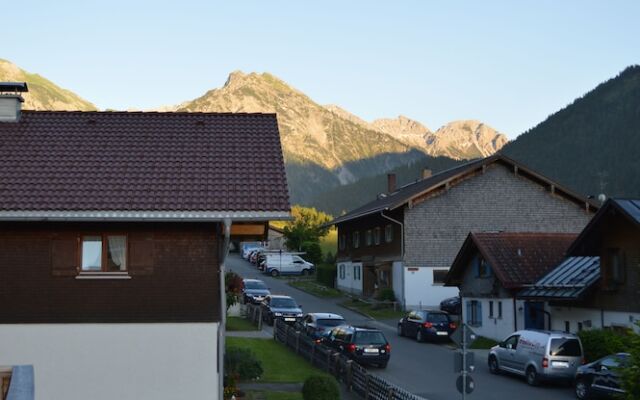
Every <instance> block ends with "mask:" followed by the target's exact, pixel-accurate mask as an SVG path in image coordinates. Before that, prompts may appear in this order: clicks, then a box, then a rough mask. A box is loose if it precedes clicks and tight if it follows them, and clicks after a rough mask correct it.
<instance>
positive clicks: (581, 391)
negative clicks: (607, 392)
mask: <svg viewBox="0 0 640 400" xmlns="http://www.w3.org/2000/svg"><path fill="white" fill-rule="evenodd" d="M575 390H576V397H577V398H578V399H580V400H586V399H588V398H589V397H590V391H591V386H590V385H589V383H588V382H587V380H586V379H578V380H577V381H576V389H575Z"/></svg>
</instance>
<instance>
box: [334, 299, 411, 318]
mask: <svg viewBox="0 0 640 400" xmlns="http://www.w3.org/2000/svg"><path fill="white" fill-rule="evenodd" d="M341 304H342V305H343V306H345V307H347V308H351V309H354V310H356V311H359V312H361V313H364V314H367V315H368V316H370V317H371V318H375V319H392V318H402V317H403V316H404V315H405V312H404V311H402V310H398V311H395V310H394V309H393V307H386V306H385V307H383V308H374V306H373V305H372V304H369V303H365V302H363V301H359V300H347V301H345V302H343V303H341Z"/></svg>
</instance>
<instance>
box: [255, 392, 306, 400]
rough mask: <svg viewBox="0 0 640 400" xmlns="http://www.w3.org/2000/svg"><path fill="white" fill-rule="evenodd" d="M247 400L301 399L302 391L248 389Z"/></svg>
mask: <svg viewBox="0 0 640 400" xmlns="http://www.w3.org/2000/svg"><path fill="white" fill-rule="evenodd" d="M246 395H247V396H246V398H247V399H248V400H302V393H296V392H262V391H249V392H247V393H246Z"/></svg>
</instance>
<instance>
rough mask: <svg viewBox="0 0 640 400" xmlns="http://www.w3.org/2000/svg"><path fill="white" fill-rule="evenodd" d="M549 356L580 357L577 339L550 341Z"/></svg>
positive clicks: (580, 351)
mask: <svg viewBox="0 0 640 400" xmlns="http://www.w3.org/2000/svg"><path fill="white" fill-rule="evenodd" d="M549 354H550V355H552V356H566V357H582V350H581V349H580V342H579V341H578V339H565V338H561V339H551V346H550V348H549Z"/></svg>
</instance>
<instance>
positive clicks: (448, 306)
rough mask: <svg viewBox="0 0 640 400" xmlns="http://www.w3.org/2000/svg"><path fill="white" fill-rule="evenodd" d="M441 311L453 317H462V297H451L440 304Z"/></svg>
mask: <svg viewBox="0 0 640 400" xmlns="http://www.w3.org/2000/svg"><path fill="white" fill-rule="evenodd" d="M440 309H441V310H442V311H445V312H448V313H449V314H452V315H462V300H461V299H460V296H455V297H449V298H448V299H444V300H442V301H441V302H440Z"/></svg>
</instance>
